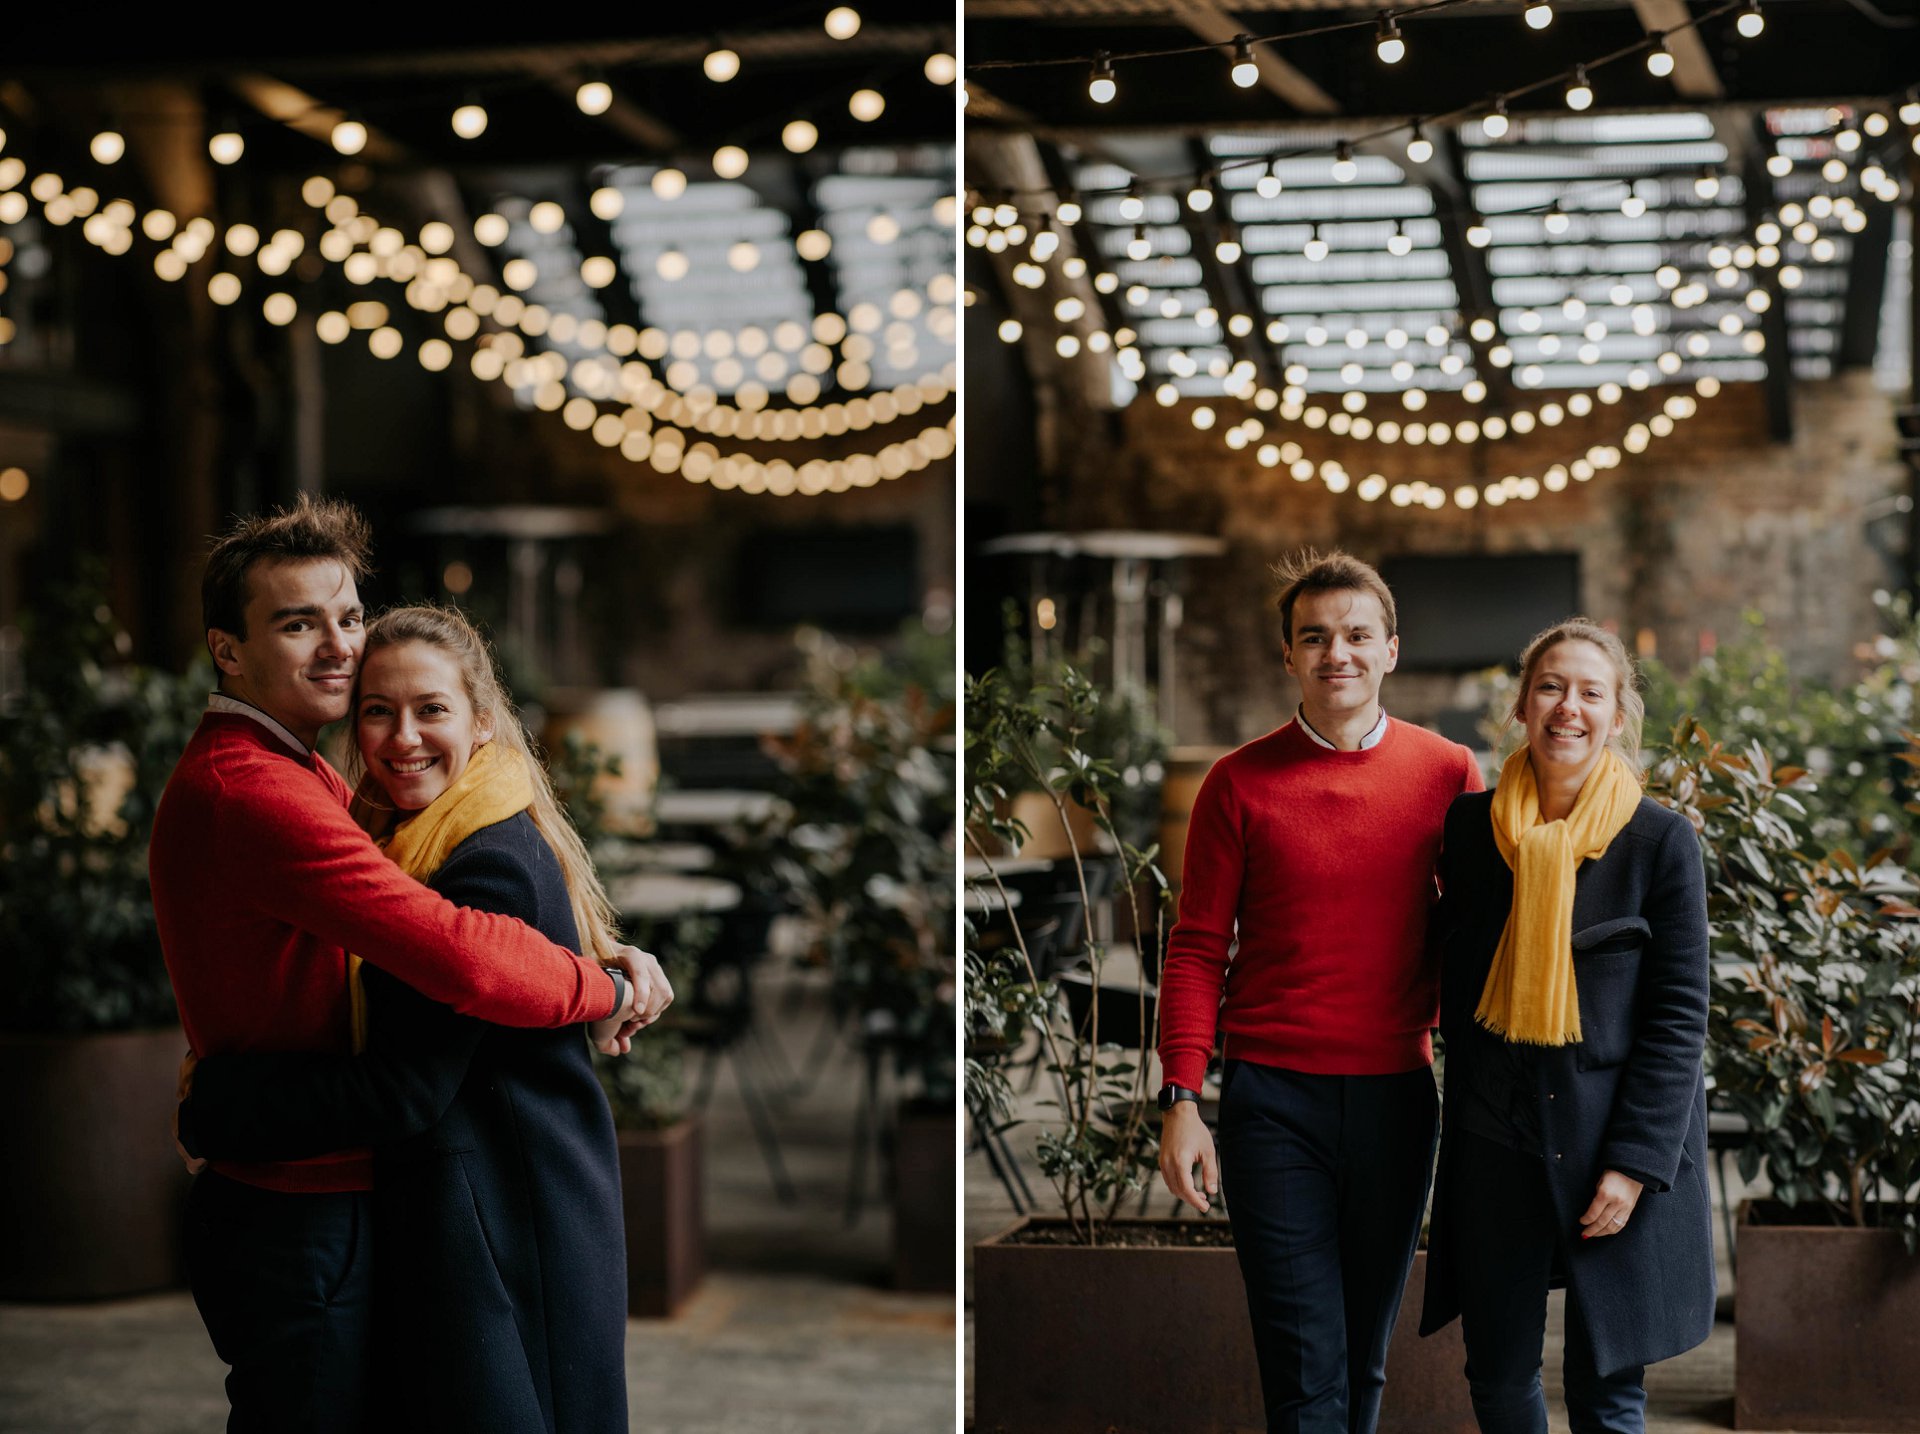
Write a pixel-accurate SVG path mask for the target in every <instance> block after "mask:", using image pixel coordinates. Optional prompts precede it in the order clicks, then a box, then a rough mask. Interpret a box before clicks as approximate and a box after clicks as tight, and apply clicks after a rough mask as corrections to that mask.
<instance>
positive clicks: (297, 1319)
mask: <svg viewBox="0 0 1920 1434" xmlns="http://www.w3.org/2000/svg"><path fill="white" fill-rule="evenodd" d="M371 1200H372V1196H371V1195H370V1194H369V1193H367V1192H355V1193H348V1194H329V1195H289V1194H283V1193H281V1192H279V1191H275V1190H261V1189H257V1188H256V1187H254V1186H252V1185H246V1184H243V1183H241V1182H240V1181H237V1180H229V1179H227V1178H226V1177H225V1176H222V1175H216V1174H215V1173H214V1172H213V1171H211V1170H204V1171H202V1172H201V1173H200V1174H199V1175H198V1176H197V1177H196V1178H195V1179H194V1182H193V1189H192V1191H191V1192H190V1193H189V1195H188V1197H187V1231H186V1254H187V1275H188V1278H189V1281H190V1282H191V1284H192V1286H193V1300H194V1303H195V1304H196V1305H198V1306H199V1308H200V1318H201V1319H202V1320H203V1321H204V1322H205V1323H206V1326H207V1333H208V1334H209V1335H210V1336H212V1338H213V1348H214V1352H215V1353H216V1354H218V1355H219V1356H220V1358H221V1359H222V1360H223V1361H224V1362H225V1363H227V1364H228V1365H230V1366H231V1367H232V1372H231V1373H229V1374H228V1375H227V1402H228V1404H229V1405H230V1406H231V1412H230V1413H229V1415H228V1417H227V1431H228V1434H360V1431H361V1429H362V1427H363V1425H364V1424H365V1423H366V1419H367V1413H368V1409H367V1381H368V1377H369V1365H370V1360H371V1355H372V1336H371V1324H370V1320H371V1307H370V1304H369V1299H368V1297H369V1295H370V1293H371V1289H372V1276H373V1239H372V1234H373V1232H372V1224H371V1219H370V1204H371Z"/></svg>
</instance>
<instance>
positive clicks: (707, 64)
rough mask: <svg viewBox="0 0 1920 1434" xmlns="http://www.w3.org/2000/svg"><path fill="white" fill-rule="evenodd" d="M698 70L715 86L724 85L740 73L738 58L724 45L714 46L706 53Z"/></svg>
mask: <svg viewBox="0 0 1920 1434" xmlns="http://www.w3.org/2000/svg"><path fill="white" fill-rule="evenodd" d="M700 68H701V69H702V70H704V71H705V72H706V76H707V78H708V79H710V80H712V81H713V82H714V83H715V84H716V85H724V84H725V83H726V82H727V81H728V80H730V79H732V78H733V77H734V76H735V75H737V74H739V73H740V56H739V54H738V53H737V52H736V51H733V50H729V49H728V48H727V47H726V46H724V45H720V46H716V47H715V48H714V49H711V50H709V51H707V57H706V58H705V59H704V60H702V61H701V62H700Z"/></svg>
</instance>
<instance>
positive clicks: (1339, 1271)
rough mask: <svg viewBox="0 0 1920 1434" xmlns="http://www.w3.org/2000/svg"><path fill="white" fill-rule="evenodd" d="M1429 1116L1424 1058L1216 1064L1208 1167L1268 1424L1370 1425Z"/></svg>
mask: <svg viewBox="0 0 1920 1434" xmlns="http://www.w3.org/2000/svg"><path fill="white" fill-rule="evenodd" d="M1438 1126H1439V1102H1438V1099H1437V1097H1436V1095H1435V1092H1434V1087H1433V1073H1432V1072H1431V1071H1430V1070H1428V1069H1427V1068H1426V1067H1424V1066H1423V1067H1421V1068H1420V1069H1419V1070H1413V1071H1405V1072H1402V1073H1400V1074H1398V1075H1384V1076H1326V1075H1305V1074H1302V1073H1300V1072H1298V1071H1290V1070H1282V1069H1280V1068H1279V1067H1277V1066H1263V1065H1256V1064H1254V1063H1252V1062H1250V1061H1234V1060H1230V1061H1228V1062H1227V1071H1226V1078H1225V1085H1224V1087H1223V1089H1222V1092H1221V1096H1220V1142H1219V1144H1220V1177H1221V1184H1222V1189H1223V1192H1224V1193H1225V1195H1226V1197H1227V1214H1228V1217H1229V1218H1230V1219H1231V1220H1232V1222H1233V1239H1234V1245H1235V1247H1236V1248H1237V1250H1238V1252H1239V1256H1240V1272H1241V1275H1242V1276H1243V1277H1244V1279H1245V1281H1246V1286H1247V1309H1248V1313H1249V1314H1250V1315H1251V1317H1252V1320H1253V1343H1254V1349H1255V1352H1256V1353H1257V1354H1258V1356H1259V1360H1260V1390H1261V1395H1262V1397H1263V1399H1264V1401H1265V1404H1266V1411H1267V1428H1268V1430H1269V1431H1270V1434H1283V1431H1284V1434H1300V1431H1314V1434H1372V1430H1373V1428H1374V1425H1375V1424H1376V1423H1377V1422H1378V1421H1379V1418H1380V1394H1381V1391H1382V1390H1383V1389H1384V1388H1385V1387H1386V1382H1387V1381H1386V1364H1387V1344H1388V1341H1389V1340H1390V1339H1391V1338H1392V1335H1393V1324H1394V1319H1395V1317H1396V1316H1398V1314H1399V1312H1400V1297H1401V1295H1402V1294H1403V1293H1404V1292H1405V1290H1406V1284H1407V1270H1408V1268H1409V1267H1410V1266H1411V1265H1412V1263H1413V1251H1414V1246H1415V1244H1416V1243H1417V1241H1418V1239H1419V1235H1420V1217H1421V1215H1422V1214H1423V1213H1424V1212H1425V1210H1426V1205H1427V1187H1428V1184H1429V1182H1430V1181H1431V1179H1432V1175H1433V1146H1434V1137H1435V1134H1436V1132H1437V1130H1438Z"/></svg>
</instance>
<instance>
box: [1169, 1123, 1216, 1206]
mask: <svg viewBox="0 0 1920 1434" xmlns="http://www.w3.org/2000/svg"><path fill="white" fill-rule="evenodd" d="M1196 1163H1198V1165H1199V1166H1200V1184H1201V1186H1203V1187H1205V1193H1202V1191H1201V1189H1199V1188H1196V1187H1195V1185H1194V1183H1193V1167H1194V1165H1195V1164H1196ZM1160 1178H1161V1179H1162V1180H1164V1181H1166V1182H1167V1189H1169V1190H1171V1191H1172V1192H1173V1193H1174V1194H1175V1195H1178V1196H1179V1197H1180V1198H1181V1199H1182V1200H1184V1201H1186V1202H1187V1204H1189V1205H1191V1206H1193V1208H1194V1209H1196V1210H1198V1211H1199V1212H1200V1213H1201V1214H1202V1215H1204V1214H1206V1213H1207V1212H1208V1211H1209V1210H1211V1209H1212V1208H1213V1205H1212V1202H1211V1201H1210V1200H1209V1199H1208V1197H1209V1196H1213V1195H1218V1194H1219V1193H1220V1161H1219V1159H1218V1157H1216V1156H1215V1155H1214V1153H1213V1132H1212V1131H1210V1130H1208V1129H1207V1123H1206V1122H1205V1121H1204V1120H1202V1119H1201V1118H1200V1108H1199V1107H1198V1106H1197V1105H1195V1104H1194V1103H1193V1102H1192V1101H1190V1100H1183V1101H1178V1102H1176V1103H1175V1104H1174V1107H1173V1109H1172V1110H1169V1111H1167V1112H1166V1113H1165V1114H1163V1115H1162V1116H1161V1117H1160Z"/></svg>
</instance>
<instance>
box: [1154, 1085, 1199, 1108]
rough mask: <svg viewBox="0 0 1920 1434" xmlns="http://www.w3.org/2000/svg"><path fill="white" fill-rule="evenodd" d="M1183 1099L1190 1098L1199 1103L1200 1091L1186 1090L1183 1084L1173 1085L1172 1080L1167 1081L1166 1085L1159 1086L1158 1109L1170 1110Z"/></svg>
mask: <svg viewBox="0 0 1920 1434" xmlns="http://www.w3.org/2000/svg"><path fill="white" fill-rule="evenodd" d="M1183 1100H1190V1101H1192V1102H1194V1104H1196V1105H1198V1104H1199V1103H1200V1092H1199V1091H1197V1090H1188V1089H1187V1088H1186V1087H1185V1086H1183V1085H1174V1084H1173V1083H1172V1082H1168V1083H1167V1084H1166V1085H1163V1086H1161V1087H1160V1109H1162V1110H1172V1109H1173V1108H1174V1107H1175V1106H1176V1105H1178V1104H1179V1103H1180V1102H1181V1101H1183Z"/></svg>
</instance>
